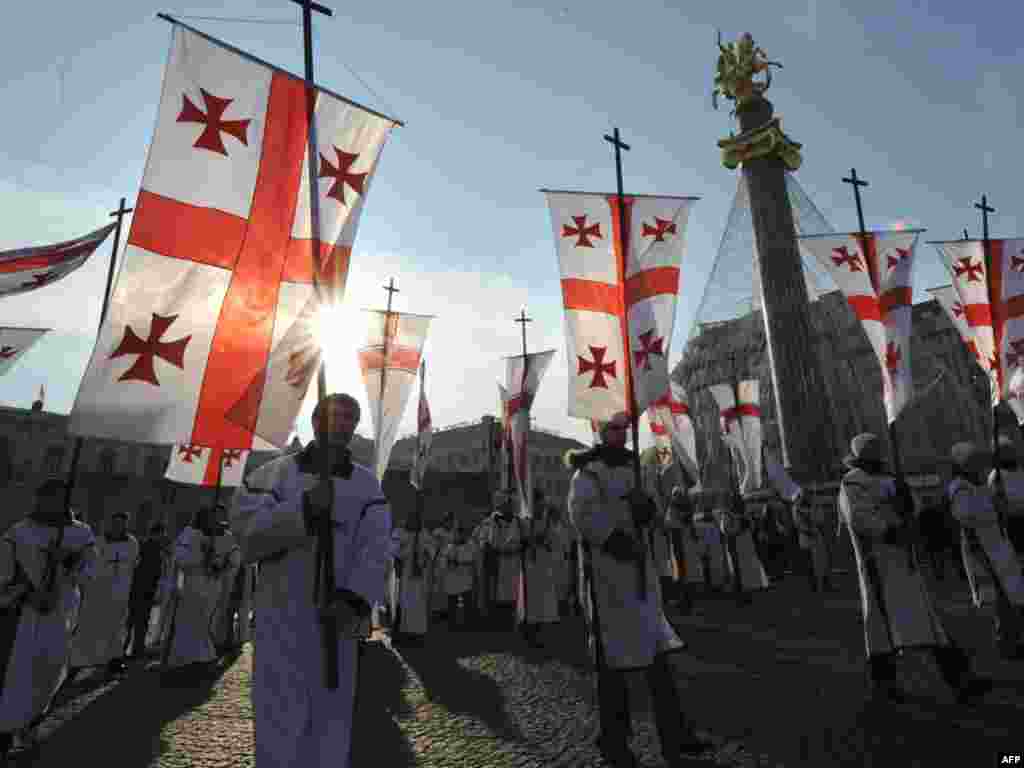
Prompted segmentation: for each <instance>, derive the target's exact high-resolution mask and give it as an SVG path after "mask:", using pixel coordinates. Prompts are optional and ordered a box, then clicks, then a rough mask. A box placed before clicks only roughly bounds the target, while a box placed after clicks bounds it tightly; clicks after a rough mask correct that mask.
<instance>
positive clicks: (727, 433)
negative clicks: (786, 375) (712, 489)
mask: <svg viewBox="0 0 1024 768" xmlns="http://www.w3.org/2000/svg"><path fill="white" fill-rule="evenodd" d="M708 390H709V391H710V392H711V396H712V397H713V398H714V399H715V403H716V404H717V405H718V413H719V417H720V422H719V426H720V428H721V430H722V437H723V439H724V440H725V443H726V445H727V446H728V448H729V450H730V454H731V455H732V456H733V460H734V462H735V461H736V459H739V462H742V464H743V467H742V468H741V469H737V473H736V474H737V479H738V481H739V490H740V493H743V494H747V493H750V492H751V491H755V490H757V489H758V488H760V487H761V485H762V484H763V481H764V479H763V477H762V475H761V439H762V438H761V401H760V393H759V390H760V382H758V380H757V379H745V380H743V381H740V382H738V383H737V384H736V386H735V387H734V386H733V385H732V384H712V385H711V386H710V387H708Z"/></svg>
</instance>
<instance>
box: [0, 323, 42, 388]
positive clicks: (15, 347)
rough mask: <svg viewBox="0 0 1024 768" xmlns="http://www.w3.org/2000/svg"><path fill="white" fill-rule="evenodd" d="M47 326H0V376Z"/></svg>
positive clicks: (19, 357)
mask: <svg viewBox="0 0 1024 768" xmlns="http://www.w3.org/2000/svg"><path fill="white" fill-rule="evenodd" d="M49 331H50V329H49V328H3V327H0V376H3V375H4V374H5V373H7V372H8V371H9V370H11V368H13V367H14V364H15V363H17V362H18V361H19V360H20V359H21V358H22V357H23V356H24V355H25V352H27V351H28V349H29V347H31V346H32V345H33V344H35V343H36V342H37V341H39V339H41V338H42V337H43V334H44V333H48V332H49Z"/></svg>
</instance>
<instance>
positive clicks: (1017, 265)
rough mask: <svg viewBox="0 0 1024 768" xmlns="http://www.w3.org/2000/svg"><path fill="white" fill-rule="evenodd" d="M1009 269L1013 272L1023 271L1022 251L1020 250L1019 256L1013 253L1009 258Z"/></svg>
mask: <svg viewBox="0 0 1024 768" xmlns="http://www.w3.org/2000/svg"><path fill="white" fill-rule="evenodd" d="M1010 269H1012V270H1013V271H1014V272H1024V251H1021V252H1020V256H1018V255H1017V254H1014V255H1013V256H1012V257H1011V258H1010Z"/></svg>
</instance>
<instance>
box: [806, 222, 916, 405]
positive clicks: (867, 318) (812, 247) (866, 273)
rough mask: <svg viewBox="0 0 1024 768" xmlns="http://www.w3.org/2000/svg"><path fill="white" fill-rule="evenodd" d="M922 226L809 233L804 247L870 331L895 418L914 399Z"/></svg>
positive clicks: (888, 403) (883, 394) (868, 333)
mask: <svg viewBox="0 0 1024 768" xmlns="http://www.w3.org/2000/svg"><path fill="white" fill-rule="evenodd" d="M919 234H920V230H899V231H892V232H869V233H867V234H865V235H860V234H858V233H853V234H836V235H820V236H819V235H807V236H804V237H801V238H800V247H801V248H803V249H805V250H806V251H808V252H809V253H810V254H811V255H812V256H814V258H815V259H816V260H817V261H818V263H819V264H821V265H822V267H824V268H825V269H827V270H828V272H829V274H830V275H831V276H832V279H833V280H834V281H835V284H836V285H837V286H839V288H840V289H841V290H842V292H843V294H844V295H845V296H846V301H847V302H848V303H849V305H850V307H851V308H852V309H853V312H854V314H855V315H857V319H859V320H860V322H861V325H862V326H863V327H864V331H865V333H867V336H868V341H869V342H870V343H871V347H872V349H874V351H875V356H876V358H877V359H878V365H879V367H880V369H881V372H882V397H883V400H884V402H885V413H886V417H887V419H888V421H889V423H890V424H891V423H892V422H894V421H895V420H896V417H897V416H899V414H900V411H902V410H903V408H904V406H905V405H906V404H907V403H908V402H909V401H910V399H911V397H912V396H913V391H914V380H913V377H912V376H911V371H910V330H911V329H910V325H911V319H912V311H911V306H912V304H913V301H912V299H913V292H914V288H913V283H912V277H913V268H914V253H915V246H916V245H917V236H918V235H919Z"/></svg>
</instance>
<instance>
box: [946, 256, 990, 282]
mask: <svg viewBox="0 0 1024 768" xmlns="http://www.w3.org/2000/svg"><path fill="white" fill-rule="evenodd" d="M959 262H960V264H959V265H956V264H954V265H953V271H954V272H955V273H956V276H957V277H962V276H963V275H964V274H966V275H967V282H968V283H980V282H981V275H982V274H983V273H984V271H985V270H984V268H983V267H982V266H981V262H978V263H977V264H974V263H972V262H971V259H970V258H969V257H968V256H964V257H962V258H961V259H959Z"/></svg>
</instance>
